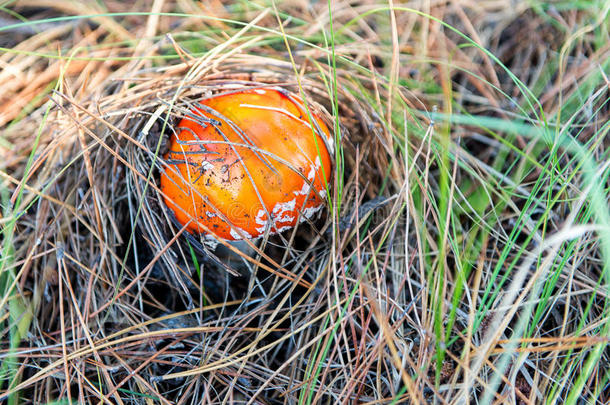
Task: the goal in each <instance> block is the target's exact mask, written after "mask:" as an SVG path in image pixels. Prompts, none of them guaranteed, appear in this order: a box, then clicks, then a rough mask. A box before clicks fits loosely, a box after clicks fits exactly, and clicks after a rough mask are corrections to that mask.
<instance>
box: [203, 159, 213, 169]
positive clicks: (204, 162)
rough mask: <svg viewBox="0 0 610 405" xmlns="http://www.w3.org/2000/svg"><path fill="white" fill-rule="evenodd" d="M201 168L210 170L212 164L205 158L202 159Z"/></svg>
mask: <svg viewBox="0 0 610 405" xmlns="http://www.w3.org/2000/svg"><path fill="white" fill-rule="evenodd" d="M201 168H202V169H203V170H212V169H213V168H214V165H213V164H211V163H210V162H208V161H207V160H204V161H203V162H201Z"/></svg>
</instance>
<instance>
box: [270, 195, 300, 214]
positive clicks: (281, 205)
mask: <svg viewBox="0 0 610 405" xmlns="http://www.w3.org/2000/svg"><path fill="white" fill-rule="evenodd" d="M296 204H297V199H296V198H293V199H292V200H290V201H288V202H278V203H276V204H275V206H274V207H273V211H271V214H272V216H274V217H280V216H281V215H283V214H284V213H286V212H293V211H294V208H295V207H296Z"/></svg>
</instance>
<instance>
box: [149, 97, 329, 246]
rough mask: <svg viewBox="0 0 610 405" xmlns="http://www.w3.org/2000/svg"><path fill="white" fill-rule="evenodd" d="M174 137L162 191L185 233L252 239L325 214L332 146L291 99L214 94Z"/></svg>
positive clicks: (322, 129) (317, 124)
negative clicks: (319, 213)
mask: <svg viewBox="0 0 610 405" xmlns="http://www.w3.org/2000/svg"><path fill="white" fill-rule="evenodd" d="M310 118H311V121H310ZM312 123H313V127H312ZM178 130H179V131H177V132H176V133H175V134H173V135H172V136H171V139H170V145H169V146H170V147H169V151H168V152H167V153H166V154H165V155H164V159H165V161H166V162H167V164H168V166H167V167H166V169H165V170H164V171H163V172H162V173H161V179H160V181H161V191H162V192H163V198H164V200H165V203H166V205H167V207H168V208H170V210H171V211H172V212H173V214H174V215H175V218H176V219H177V220H178V222H179V223H180V224H182V225H186V227H187V230H188V231H190V232H191V233H197V234H203V235H204V236H205V237H206V239H216V238H222V239H226V240H239V239H245V238H247V239H255V238H258V237H261V236H263V235H265V234H266V233H268V234H275V233H279V232H282V231H284V230H286V229H289V228H292V227H294V226H295V225H296V224H297V223H298V222H303V221H305V220H308V219H311V218H313V216H314V214H316V213H317V212H319V211H320V210H321V209H322V208H323V206H324V200H325V198H326V185H327V184H328V182H329V180H330V175H331V157H330V154H329V148H330V147H331V145H332V141H333V139H332V137H331V135H330V132H329V130H328V128H327V127H326V125H325V124H324V123H323V122H322V120H321V119H320V118H319V117H318V116H316V115H313V114H312V115H308V113H307V109H306V108H305V107H304V105H303V103H302V101H301V100H300V99H298V98H297V97H295V96H292V95H291V94H290V93H288V92H286V91H284V90H277V89H271V88H266V89H263V88H248V89H242V90H239V91H236V92H231V93H224V94H220V95H216V96H213V97H211V98H208V99H206V100H203V101H201V102H200V103H199V104H198V105H197V107H195V108H194V109H192V110H191V111H190V115H189V116H187V117H185V118H184V119H182V121H181V122H180V123H179V125H178Z"/></svg>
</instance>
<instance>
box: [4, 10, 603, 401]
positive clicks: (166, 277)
mask: <svg viewBox="0 0 610 405" xmlns="http://www.w3.org/2000/svg"><path fill="white" fill-rule="evenodd" d="M127 3H130V2H110V1H108V2H94V1H91V2H82V3H81V2H78V3H77V2H71V1H62V0H55V1H53V2H50V1H45V0H23V1H17V2H11V3H10V4H9V5H8V6H6V8H4V9H0V16H1V18H0V46H1V47H3V48H2V54H0V66H1V69H0V128H1V130H2V136H1V137H0V158H1V159H0V178H1V183H0V184H1V188H0V197H1V199H2V209H3V211H2V216H1V217H0V224H2V229H3V233H2V235H3V245H2V262H1V265H0V268H1V270H2V273H1V275H0V292H1V293H2V294H1V295H0V299H1V300H2V306H1V308H2V309H1V312H0V321H1V322H2V327H1V328H0V330H1V334H0V359H1V361H2V366H1V370H0V372H1V377H0V381H2V383H1V384H2V385H1V386H0V398H1V399H0V401H8V402H10V403H62V404H63V403H89V402H91V403H100V402H104V403H111V404H114V403H121V404H123V403H125V404H126V403H150V404H152V403H177V404H187V403H253V404H254V403H257V404H258V403H262V404H276V403H304V404H305V403H314V404H317V403H371V404H373V403H375V404H382V403H427V402H432V401H434V402H435V403H452V404H453V403H456V404H457V403H467V402H474V403H479V402H482V403H512V404H517V403H518V404H526V403H542V402H545V401H548V402H561V403H577V402H578V401H583V402H579V403H591V404H602V403H607V401H609V400H610V397H609V396H608V392H609V391H610V389H609V387H610V386H609V378H610V374H609V373H610V371H609V370H610V353H609V350H608V336H609V335H610V309H609V303H610V274H609V273H610V270H609V268H610V231H609V230H608V229H610V228H609V226H610V220H609V218H608V217H609V215H610V214H608V212H609V210H608V201H609V198H608V195H609V194H608V186H609V182H608V175H609V172H610V170H609V167H608V166H609V165H608V163H607V162H608V145H609V142H608V131H609V123H608V121H609V118H610V97H609V95H610V82H609V81H608V77H607V72H608V71H609V69H610V45H609V44H610V42H609V41H608V40H607V39H608V32H609V31H608V30H609V29H610V26H609V24H608V18H607V17H608V7H607V6H606V7H605V8H604V7H603V3H604V2H600V3H599V5H597V6H592V5H588V7H584V6H585V5H586V4H585V2H583V4H580V3H579V4H571V5H570V4H567V3H566V6H565V7H563V6H562V5H563V3H558V4H556V5H554V6H552V7H549V6H547V5H546V4H545V3H536V2H534V3H530V2H516V3H515V4H512V5H508V4H505V3H504V2H492V1H481V2H468V1H466V2H431V1H422V2H409V4H407V5H406V6H403V5H401V6H400V7H398V6H397V7H396V8H395V9H394V11H393V12H390V11H389V10H390V8H389V7H390V5H391V4H392V2H375V1H353V2H331V3H330V6H329V4H328V3H324V2H312V3H311V4H310V3H309V2H307V1H286V2H278V4H274V3H272V2H264V1H261V2H257V3H249V2H223V1H220V0H214V1H210V2H201V3H198V2H191V1H186V0H165V1H164V0H154V1H153V0H145V1H139V2H135V3H134V4H135V6H134V7H136V9H133V8H132V7H131V6H132V5H128V4H127ZM506 3H508V2H506ZM257 4H258V5H257ZM581 6H582V7H581ZM407 7H409V8H407ZM110 13H115V14H110ZM159 13H163V14H161V15H160V14H159ZM65 16H78V17H79V18H69V19H62V18H59V19H58V18H56V17H65ZM21 20H23V21H36V20H40V21H42V23H40V24H28V23H25V22H21V23H19V21H21ZM280 21H281V23H282V25H280V24H279V22H280ZM331 27H332V30H334V31H331ZM251 85H255V86H280V87H283V88H286V89H289V90H291V91H293V92H294V93H301V94H303V95H305V96H306V98H307V99H308V100H309V101H310V102H311V103H312V104H311V105H312V107H313V108H316V109H317V110H318V111H319V112H320V113H321V114H322V115H323V116H324V118H325V120H326V121H327V123H328V125H329V127H333V125H334V132H335V133H336V137H337V141H338V143H339V144H340V148H338V150H337V154H336V156H335V173H334V177H333V184H332V185H331V187H330V190H331V196H332V198H331V199H330V201H329V204H328V209H327V210H326V214H325V215H323V217H322V218H321V219H320V220H318V221H317V222H315V223H307V224H303V225H301V226H299V227H298V228H296V229H295V230H294V231H289V232H285V233H283V234H281V235H276V236H271V237H268V238H265V239H264V240H263V241H260V240H259V241H256V242H254V243H241V244H236V245H231V244H227V243H221V246H220V247H218V248H217V249H216V250H211V249H210V248H209V247H206V245H205V244H204V243H201V242H202V241H201V240H200V238H199V237H197V236H193V235H190V234H188V233H187V232H184V230H183V229H181V227H180V226H176V225H175V221H173V220H172V218H171V215H170V214H169V213H168V211H167V209H166V208H165V207H164V206H163V204H160V203H159V202H160V201H161V195H160V190H159V188H158V176H159V173H160V171H161V170H166V167H167V164H166V163H165V162H164V161H163V158H162V156H161V155H162V153H161V152H162V150H163V146H164V143H165V138H166V137H167V136H168V134H169V133H170V132H171V131H172V130H173V127H174V126H175V124H176V122H177V120H178V119H179V118H180V117H182V116H184V115H185V114H186V113H187V112H188V110H189V106H190V105H192V103H195V102H197V100H198V99H201V98H202V97H206V96H208V95H209V94H212V93H214V92H221V91H226V90H228V89H232V88H235V87H239V86H251Z"/></svg>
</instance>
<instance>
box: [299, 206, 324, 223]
mask: <svg viewBox="0 0 610 405" xmlns="http://www.w3.org/2000/svg"><path fill="white" fill-rule="evenodd" d="M323 207H324V204H320V205H318V206H315V207H307V208H305V209H304V210H303V215H302V216H301V222H303V221H305V220H306V219H311V218H312V217H313V216H314V215H315V214H316V213H317V212H320V210H321V209H322V208H323Z"/></svg>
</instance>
